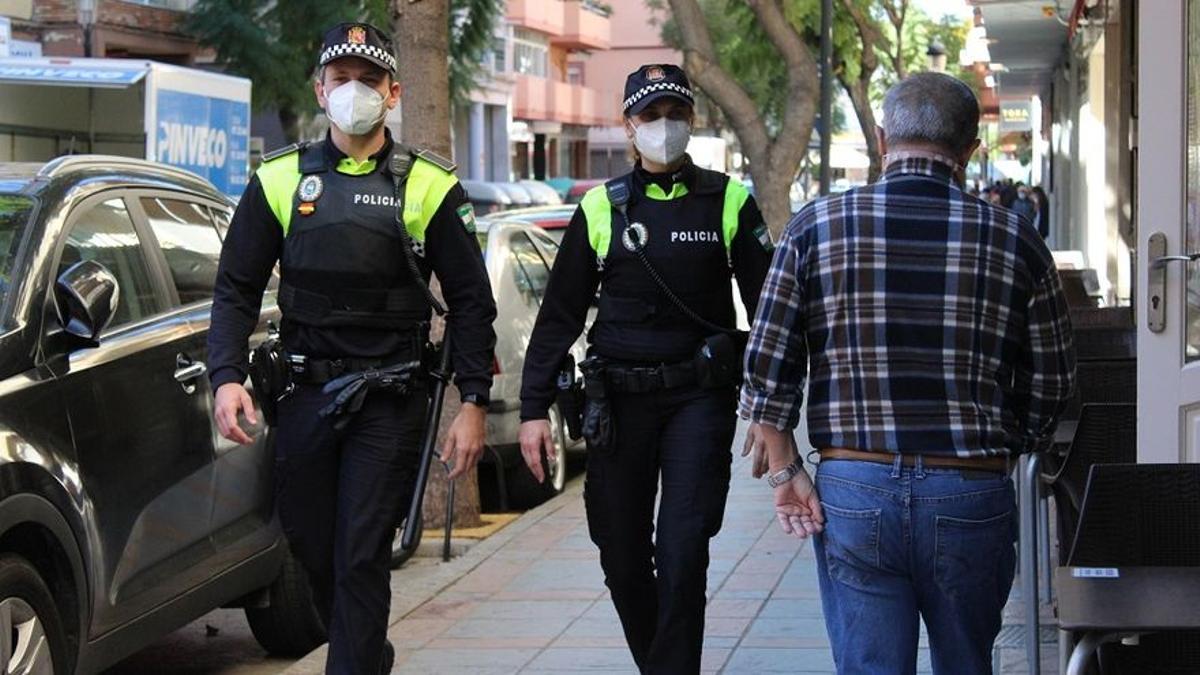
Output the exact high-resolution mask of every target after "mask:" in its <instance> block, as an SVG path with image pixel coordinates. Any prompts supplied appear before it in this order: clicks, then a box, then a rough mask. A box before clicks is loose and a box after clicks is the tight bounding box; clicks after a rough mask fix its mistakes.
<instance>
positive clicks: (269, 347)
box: [250, 337, 292, 427]
mask: <svg viewBox="0 0 1200 675" xmlns="http://www.w3.org/2000/svg"><path fill="white" fill-rule="evenodd" d="M250 382H251V383H253V385H254V393H255V396H256V397H257V398H258V404H259V405H260V406H262V413H263V419H264V420H266V423H267V426H270V427H273V426H275V424H276V421H277V420H278V413H279V401H280V400H282V399H283V398H284V397H285V396H287V395H288V394H289V393H291V390H292V373H291V369H289V368H288V365H287V359H286V358H285V355H284V353H283V343H282V342H281V341H280V340H279V338H278V337H268V338H267V339H266V340H264V341H263V342H262V343H261V344H259V345H258V346H257V347H255V348H254V349H253V350H251V352H250Z"/></svg>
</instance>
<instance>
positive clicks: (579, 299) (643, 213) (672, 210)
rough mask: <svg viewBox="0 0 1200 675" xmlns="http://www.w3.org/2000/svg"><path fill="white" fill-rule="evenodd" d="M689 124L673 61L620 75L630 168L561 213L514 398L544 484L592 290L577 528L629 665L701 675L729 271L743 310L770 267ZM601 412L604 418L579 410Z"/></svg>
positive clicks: (720, 491) (764, 244) (725, 425)
mask: <svg viewBox="0 0 1200 675" xmlns="http://www.w3.org/2000/svg"><path fill="white" fill-rule="evenodd" d="M694 115H695V113H694V103H693V98H692V91H691V86H690V84H689V83H688V80H687V77H686V75H684V72H683V71H682V70H681V69H680V68H679V67H678V66H673V65H646V66H642V67H641V68H639V69H638V70H637V71H636V72H634V73H632V74H631V75H629V77H628V79H627V80H626V83H625V122H626V133H627V135H628V136H629V137H630V138H631V139H632V141H633V144H634V148H635V149H636V151H637V166H636V168H634V170H633V171H632V172H631V173H628V174H626V175H624V176H621V177H619V178H617V179H615V180H613V181H610V182H609V183H608V184H607V185H605V186H601V187H598V188H595V189H593V190H592V191H590V192H588V193H587V195H586V196H585V197H584V199H583V202H582V203H581V204H580V207H579V209H578V210H576V212H575V215H574V217H573V218H572V219H571V223H570V225H568V227H567V232H566V234H565V235H564V237H563V242H562V248H561V250H560V251H559V254H558V258H557V260H556V261H555V264H554V270H553V271H552V272H551V274H550V282H549V285H548V286H547V288H546V295H545V298H544V299H543V302H542V308H541V311H540V312H539V313H538V318H537V324H536V325H535V327H534V331H533V336H532V338H531V339H530V343H529V349H528V351H527V352H526V360H525V371H524V375H523V378H524V380H523V382H522V387H521V419H522V424H521V450H522V453H523V455H524V457H525V461H526V464H527V465H528V466H529V468H530V470H531V471H532V472H533V473H534V475H535V476H537V477H538V479H539V480H542V479H543V477H544V474H543V469H542V458H541V456H542V454H543V453H544V452H547V450H548V448H549V447H551V441H550V426H549V424H548V423H547V421H546V415H547V411H548V409H549V408H550V406H551V404H552V403H553V400H554V389H555V374H556V373H557V371H558V369H559V364H560V362H561V361H562V359H563V357H564V355H565V354H566V353H567V350H568V349H569V348H570V346H571V344H572V343H573V342H574V341H575V339H576V337H578V335H579V332H580V331H581V330H582V329H583V324H584V320H585V318H586V316H587V312H588V307H589V306H590V305H591V304H592V301H593V298H594V297H595V293H596V289H597V287H599V289H600V300H599V311H598V314H597V316H596V322H595V324H594V325H593V326H592V329H591V332H590V333H589V335H588V338H589V342H590V346H591V347H590V353H591V354H592V355H593V356H595V357H599V358H600V359H601V360H602V361H603V367H602V368H594V366H593V364H599V363H600V361H590V362H588V367H587V368H586V370H585V378H586V380H587V382H588V385H587V398H588V406H589V409H590V410H589V413H588V419H587V420H586V422H597V424H595V425H594V428H595V429H596V430H600V429H603V428H606V426H607V428H608V430H609V431H610V432H611V433H610V434H609V436H610V438H609V439H607V442H606V441H605V439H603V438H602V437H603V436H605V434H603V433H598V434H595V435H594V437H588V462H587V489H586V490H585V491H584V501H585V502H586V506H587V519H588V527H589V530H590V533H591V537H592V540H593V541H594V542H595V543H596V545H597V546H598V547H599V548H600V565H601V567H602V568H603V569H604V575H605V583H607V584H608V587H609V589H610V590H611V591H612V599H613V604H614V605H615V606H616V609H617V613H618V614H619V615H620V617H621V624H622V626H623V627H624V629H625V639H626V641H627V643H628V644H629V648H630V652H631V653H632V655H633V659H634V661H635V662H636V663H637V665H638V667H639V669H641V671H642V672H645V673H671V674H673V675H674V674H679V673H695V672H699V670H700V654H701V645H702V641H703V634H704V603H705V596H704V588H705V580H706V577H705V575H706V571H707V568H708V541H709V539H710V538H711V537H712V536H713V535H715V534H716V533H717V531H718V530H720V528H721V520H722V517H723V515H724V512H725V496H726V494H727V493H728V491H729V471H730V459H731V455H730V445H731V444H732V442H733V434H734V427H735V422H736V420H735V418H734V398H735V396H734V394H735V391H736V383H737V381H739V380H740V379H741V359H740V356H738V349H737V348H736V347H735V346H734V342H735V341H736V340H735V339H733V338H731V336H730V335H729V333H730V332H731V331H729V330H728V329H729V328H732V326H733V323H734V316H735V315H734V306H733V289H732V287H731V281H732V279H731V276H732V275H731V273H733V274H736V275H737V278H738V285H739V286H740V290H741V296H742V302H743V303H744V304H745V306H746V308H747V310H748V311H749V313H750V315H751V316H753V314H754V307H755V304H756V302H757V299H758V293H759V289H760V288H761V287H762V284H763V279H764V278H765V275H766V272H767V268H768V266H769V265H770V262H771V253H770V249H771V240H770V238H769V237H768V235H767V231H766V225H765V224H764V223H763V221H762V216H761V215H760V213H759V211H758V207H757V206H756V205H755V203H754V198H753V197H751V196H750V194H749V192H748V191H747V190H746V188H745V186H743V185H742V184H741V183H739V182H738V181H736V180H732V179H730V178H729V177H728V176H726V175H725V174H722V173H717V172H715V171H707V170H704V169H701V168H699V167H697V166H695V165H694V164H692V162H691V160H690V159H689V158H688V156H687V155H686V154H685V150H686V148H687V144H688V138H689V136H690V134H691V126H692V121H693V119H694ZM648 268H650V269H648ZM722 372H723V373H724V376H722ZM605 406H607V408H608V410H609V411H610V414H608V415H603V414H599V415H596V414H593V413H594V412H595V411H596V410H603V409H604V408H605ZM603 417H607V419H601V418H603ZM586 422H585V425H584V429H585V436H591V435H590V434H589V433H588V430H589V428H590V427H592V425H589V424H588V423H586ZM605 422H611V425H606V424H605ZM660 477H661V483H662V499H661V500H660V502H659V509H658V522H657V537H655V536H654V532H655V531H656V528H655V520H654V502H655V494H656V493H657V491H658V486H659V482H660Z"/></svg>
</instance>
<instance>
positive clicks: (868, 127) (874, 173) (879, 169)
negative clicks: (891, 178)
mask: <svg viewBox="0 0 1200 675" xmlns="http://www.w3.org/2000/svg"><path fill="white" fill-rule="evenodd" d="M839 79H840V78H839ZM870 87H871V81H870V79H867V80H863V79H862V78H859V79H857V80H854V81H853V82H847V81H846V80H842V88H844V89H845V90H846V94H847V95H849V96H850V102H851V103H852V104H853V105H854V115H855V117H857V118H858V126H859V128H860V129H862V135H863V138H864V139H865V140H866V142H867V157H869V158H870V160H871V164H870V166H869V167H867V182H868V183H874V182H875V181H876V180H879V175H880V174H881V173H883V156H882V155H881V154H880V151H879V137H878V136H876V135H875V127H876V126H877V124H878V123H877V122H876V121H875V111H874V110H872V109H871V96H870Z"/></svg>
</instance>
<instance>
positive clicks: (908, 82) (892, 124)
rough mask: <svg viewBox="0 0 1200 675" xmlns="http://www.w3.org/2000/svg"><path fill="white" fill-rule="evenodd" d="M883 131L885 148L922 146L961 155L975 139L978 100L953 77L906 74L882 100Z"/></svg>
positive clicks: (965, 86)
mask: <svg viewBox="0 0 1200 675" xmlns="http://www.w3.org/2000/svg"><path fill="white" fill-rule="evenodd" d="M883 131H884V134H886V137H887V141H888V145H896V144H902V143H925V144H933V145H937V146H940V147H942V148H946V149H947V150H953V151H954V152H962V151H963V150H966V149H967V148H968V147H969V146H970V145H971V143H972V142H973V141H974V140H975V139H976V138H977V137H978V136H979V101H978V99H976V98H975V92H973V91H971V88H970V87H968V86H967V85H966V83H964V82H963V81H962V80H959V79H957V78H954V77H951V76H949V75H944V74H942V73H917V74H915V75H910V76H909V77H907V78H905V79H903V80H901V81H899V82H897V83H896V84H894V85H893V86H892V88H891V89H888V92H887V96H886V97H885V98H884V99H883Z"/></svg>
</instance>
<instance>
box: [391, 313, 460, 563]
mask: <svg viewBox="0 0 1200 675" xmlns="http://www.w3.org/2000/svg"><path fill="white" fill-rule="evenodd" d="M450 349H451V347H450V327H449V326H446V333H445V335H444V336H443V337H442V353H441V358H440V359H439V361H438V367H437V370H435V371H434V372H432V373H430V374H429V375H430V377H432V378H433V388H432V390H431V391H430V394H429V414H428V415H427V416H426V418H425V437H424V438H423V439H421V462H420V464H419V465H418V466H417V484H416V489H415V490H414V491H413V498H412V504H411V505H410V506H409V508H408V518H407V519H406V520H405V521H404V535H403V537H402V538H401V539H400V546H401V548H403V549H404V550H405V551H411V550H413V549H414V548H415V547H416V546H417V544H418V543H420V536H421V533H420V531H419V530H418V529H417V528H418V527H420V526H421V509H422V507H423V505H424V502H425V484H426V483H428V482H429V467H430V465H432V464H433V454H434V449H435V447H436V446H437V436H438V426H439V422H440V421H441V419H442V398H443V396H445V394H446V384H447V383H448V382H449V381H450V376H451V375H452V372H451V369H450ZM450 485H451V487H453V485H454V484H453V483H451V484H450ZM453 495H454V493H453V492H451V493H450V507H448V508H447V511H448V512H452V511H451V509H452V508H453V505H454V502H453ZM446 527H447V529H448V528H449V527H450V524H449V521H447V523H446Z"/></svg>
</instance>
